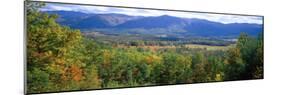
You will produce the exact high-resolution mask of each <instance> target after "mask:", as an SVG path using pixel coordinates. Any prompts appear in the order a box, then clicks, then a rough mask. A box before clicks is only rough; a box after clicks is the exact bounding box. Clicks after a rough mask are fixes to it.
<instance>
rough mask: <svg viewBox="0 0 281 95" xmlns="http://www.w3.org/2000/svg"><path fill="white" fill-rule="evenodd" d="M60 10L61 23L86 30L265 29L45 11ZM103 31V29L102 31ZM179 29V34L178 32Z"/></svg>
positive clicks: (216, 32) (214, 32)
mask: <svg viewBox="0 0 281 95" xmlns="http://www.w3.org/2000/svg"><path fill="white" fill-rule="evenodd" d="M46 12H47V13H49V14H57V15H59V18H58V20H57V22H58V23H60V24H62V25H66V26H69V27H71V28H76V29H81V30H82V31H83V30H95V29H99V30H105V31H110V32H112V33H118V32H120V33H121V32H122V31H126V32H128V33H139V34H142V33H143V34H159V35H161V34H169V35H195V36H238V35H239V34H240V32H246V33H248V34H249V35H252V36H255V35H258V34H259V33H260V32H262V31H263V26H262V25H260V24H250V23H231V24H223V23H219V22H213V21H209V20H205V19H197V18H180V17H174V16H169V15H162V16H148V17H144V16H129V15H124V14H115V13H110V14H86V13H82V12H73V11H46ZM101 32H102V31H101ZM179 33H180V34H179Z"/></svg>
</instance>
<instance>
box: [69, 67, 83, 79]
mask: <svg viewBox="0 0 281 95" xmlns="http://www.w3.org/2000/svg"><path fill="white" fill-rule="evenodd" d="M70 72H71V74H72V79H73V80H75V81H80V80H81V78H82V70H81V69H80V68H79V67H77V66H75V65H72V66H71V67H70Z"/></svg>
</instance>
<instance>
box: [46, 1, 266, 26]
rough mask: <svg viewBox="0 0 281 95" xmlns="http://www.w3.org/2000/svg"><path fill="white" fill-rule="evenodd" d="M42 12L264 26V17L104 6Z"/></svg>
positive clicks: (54, 6)
mask: <svg viewBox="0 0 281 95" xmlns="http://www.w3.org/2000/svg"><path fill="white" fill-rule="evenodd" d="M41 10H42V11H55V10H64V11H76V12H83V13H98V14H106V13H119V14H126V15H131V16H161V15H170V16H176V17H182V18H198V19H205V20H209V21H215V22H220V23H225V24H228V23H255V24H262V23H263V21H262V17H259V16H241V15H227V14H212V13H196V12H178V11H159V10H147V9H132V8H115V7H102V6H86V5H70V4H54V3H47V6H45V7H44V8H41Z"/></svg>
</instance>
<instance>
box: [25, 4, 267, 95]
mask: <svg viewBox="0 0 281 95" xmlns="http://www.w3.org/2000/svg"><path fill="white" fill-rule="evenodd" d="M25 44H26V46H25V47H26V48H25V51H26V55H25V93H26V94H33V93H51V92H66V91H84V90H98V89H113V88H129V87H144V86H160V85H175V84H192V83H207V82H224V81H235V80H251V79H263V66H264V65H263V62H264V60H263V58H264V56H263V51H264V49H263V47H264V43H263V16H258V15H241V14H227V13H210V12H196V11H183V10H167V9H152V8H136V7H124V6H108V5H90V4H72V3H59V2H42V1H26V2H25Z"/></svg>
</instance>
